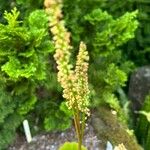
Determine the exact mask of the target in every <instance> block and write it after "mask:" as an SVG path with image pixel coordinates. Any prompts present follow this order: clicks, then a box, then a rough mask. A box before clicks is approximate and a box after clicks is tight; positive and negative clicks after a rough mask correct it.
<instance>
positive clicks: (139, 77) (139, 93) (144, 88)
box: [128, 66, 150, 110]
mask: <svg viewBox="0 0 150 150" xmlns="http://www.w3.org/2000/svg"><path fill="white" fill-rule="evenodd" d="M148 94H150V66H144V67H141V68H138V69H137V70H136V71H135V72H134V73H133V74H132V75H131V78H130V83H129V93H128V96H129V99H130V100H131V101H132V108H133V110H139V109H140V108H141V107H142V104H143V102H144V100H145V97H146V96H147V95H148Z"/></svg>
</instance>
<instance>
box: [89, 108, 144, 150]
mask: <svg viewBox="0 0 150 150" xmlns="http://www.w3.org/2000/svg"><path fill="white" fill-rule="evenodd" d="M92 123H93V126H94V129H95V131H96V133H97V136H98V137H99V138H100V139H101V141H102V144H103V146H105V144H106V142H107V141H110V142H111V143H112V144H113V145H118V144H120V143H123V144H124V145H125V147H126V148H127V150H141V149H142V148H141V147H140V146H139V145H138V143H137V141H136V138H135V136H134V135H130V134H129V132H127V131H128V130H129V129H128V128H127V126H126V125H125V124H122V123H121V122H119V121H118V119H117V116H116V115H114V114H112V112H111V110H110V109H109V108H108V107H106V106H101V107H100V108H98V109H97V111H96V112H94V114H93V116H92Z"/></svg>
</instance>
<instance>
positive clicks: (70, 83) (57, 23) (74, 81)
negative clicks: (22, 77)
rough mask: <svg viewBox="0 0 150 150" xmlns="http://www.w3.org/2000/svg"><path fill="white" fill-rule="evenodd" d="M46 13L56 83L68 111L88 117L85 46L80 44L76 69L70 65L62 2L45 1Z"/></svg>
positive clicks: (69, 47)
mask: <svg viewBox="0 0 150 150" xmlns="http://www.w3.org/2000/svg"><path fill="white" fill-rule="evenodd" d="M44 4H45V7H46V12H47V14H48V17H49V26H50V31H51V33H52V34H53V42H54V45H55V49H56V52H55V55H54V58H55V60H56V63H57V69H58V81H59V82H60V84H61V86H62V88H63V97H64V98H65V99H66V104H67V106H68V108H69V109H72V110H75V111H76V110H78V111H80V112H82V113H85V114H86V115H89V109H88V105H89V88H88V75H87V71H88V60H89V56H88V52H87V50H86V45H85V44H84V43H83V42H81V43H80V46H79V54H78V56H77V62H76V67H75V69H74V70H73V65H72V64H70V56H71V50H72V46H71V45H70V33H69V32H68V31H67V29H66V28H65V22H64V21H63V20H61V18H62V16H63V15H62V12H61V10H62V1H61V0H45V3H44Z"/></svg>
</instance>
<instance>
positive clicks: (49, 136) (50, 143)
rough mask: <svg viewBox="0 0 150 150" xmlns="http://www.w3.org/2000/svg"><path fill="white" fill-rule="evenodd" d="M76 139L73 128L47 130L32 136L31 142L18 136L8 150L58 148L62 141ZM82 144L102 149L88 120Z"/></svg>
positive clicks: (90, 147) (94, 148)
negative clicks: (56, 130) (60, 130)
mask: <svg viewBox="0 0 150 150" xmlns="http://www.w3.org/2000/svg"><path fill="white" fill-rule="evenodd" d="M67 141H68V142H72V141H77V140H76V138H75V131H74V128H73V127H72V128H70V129H67V130H66V131H64V132H49V133H43V134H40V135H37V136H35V137H33V139H32V142H31V143H27V142H26V140H25V137H20V136H18V137H17V138H16V140H15V142H14V144H13V145H11V146H10V147H9V148H8V150H58V149H59V147H60V146H61V145H62V144H63V143H64V142H67ZM83 145H85V146H86V147H87V149H88V150H103V148H102V147H101V141H100V140H99V139H98V138H97V136H96V133H95V132H94V128H93V126H92V125H91V123H90V122H89V123H88V125H87V126H86V129H85V135H84V139H83Z"/></svg>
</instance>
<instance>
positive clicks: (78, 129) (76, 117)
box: [74, 112, 82, 150]
mask: <svg viewBox="0 0 150 150" xmlns="http://www.w3.org/2000/svg"><path fill="white" fill-rule="evenodd" d="M79 115H80V114H79V112H76V113H75V114H74V122H75V129H76V134H77V138H78V150H81V146H82V136H81V126H80V116H79Z"/></svg>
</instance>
